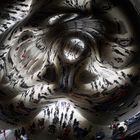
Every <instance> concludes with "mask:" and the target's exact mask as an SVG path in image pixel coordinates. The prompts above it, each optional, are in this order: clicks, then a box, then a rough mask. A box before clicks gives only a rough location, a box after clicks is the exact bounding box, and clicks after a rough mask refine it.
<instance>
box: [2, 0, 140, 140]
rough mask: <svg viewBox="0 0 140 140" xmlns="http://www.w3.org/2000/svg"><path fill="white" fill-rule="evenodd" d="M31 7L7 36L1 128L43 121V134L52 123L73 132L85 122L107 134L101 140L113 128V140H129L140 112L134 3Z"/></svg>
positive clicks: (77, 0) (59, 0)
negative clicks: (126, 138)
mask: <svg viewBox="0 0 140 140" xmlns="http://www.w3.org/2000/svg"><path fill="white" fill-rule="evenodd" d="M26 2H27V1H22V4H23V3H26ZM19 4H20V3H19V2H17V5H19ZM29 5H30V8H29ZM20 6H21V4H20ZM23 6H24V9H23V10H25V9H26V14H25V15H21V13H20V14H19V13H18V14H17V16H19V17H20V18H17V19H15V20H14V21H15V23H14V25H13V26H11V27H9V26H6V29H7V30H5V31H3V30H2V31H3V33H2V34H1V36H0V58H1V59H0V120H1V122H2V123H3V125H1V126H0V127H1V128H4V129H5V128H16V127H19V126H21V125H25V124H27V123H29V122H32V120H33V119H35V118H36V117H37V118H38V117H40V116H41V120H40V123H41V126H39V127H41V129H42V128H44V126H42V124H44V121H45V119H46V116H48V117H47V119H48V120H50V123H52V124H53V125H54V124H55V125H56V124H57V123H60V126H61V124H63V123H64V120H65V123H66V124H65V125H66V126H68V127H66V128H68V130H67V131H70V130H69V129H71V125H70V124H72V121H73V119H74V118H81V119H82V122H84V120H87V121H88V122H90V123H92V124H93V125H94V126H96V127H100V131H99V132H100V133H97V134H96V135H98V134H101V135H102V136H101V137H100V136H99V137H100V138H99V139H103V138H104V137H105V134H104V133H103V132H102V130H101V128H106V127H108V125H111V127H110V128H111V129H112V131H113V134H112V135H113V136H112V139H114V137H118V139H119V138H120V137H123V136H125V135H126V134H127V132H128V130H129V125H130V122H131V121H130V120H131V119H130V118H131V117H132V116H136V115H135V114H138V112H139V111H140V103H139V96H140V92H139V85H140V65H139V64H140V60H139V57H138V55H139V47H138V46H139V42H138V37H139V31H138V29H139V27H138V26H137V25H139V24H138V23H137V13H136V11H135V9H134V7H133V6H132V4H131V2H130V1H122V2H120V1H119V2H117V1H116V0H97V1H95V0H94V1H93V0H52V1H49V0H46V1H45V0H40V1H38V0H33V1H30V2H29V1H28V3H27V6H26V4H23ZM25 6H26V8H25ZM126 6H127V7H128V8H126ZM16 9H17V7H16V8H15V10H16ZM22 16H23V17H24V18H22ZM10 17H11V16H9V18H10ZM12 19H13V18H12ZM16 21H17V22H16ZM133 21H135V23H134V22H133ZM11 24H13V23H11ZM2 25H3V24H2ZM61 100H62V101H61ZM65 100H66V101H65ZM60 101H61V102H60ZM66 102H68V103H66ZM72 106H73V107H72ZM44 107H46V108H47V110H46V109H45V108H44ZM50 108H55V109H53V110H52V111H51V109H50ZM70 108H71V111H69V109H70ZM42 109H43V111H42ZM60 112H61V113H60ZM62 112H63V113H64V112H65V113H64V114H63V115H61V116H60V114H62ZM43 113H44V115H43ZM52 115H53V117H52ZM43 116H44V118H42V117H43ZM62 116H63V117H64V118H63V117H62ZM132 118H133V117H132ZM134 118H135V117H134ZM136 118H137V119H136V120H137V122H138V121H139V117H136ZM132 120H133V119H132ZM76 122H77V121H76ZM83 124H84V123H83ZM112 124H113V127H112ZM122 124H123V126H122ZM55 125H54V126H50V127H53V129H54V127H55ZM69 125H70V126H69ZM64 128H65V127H64ZM78 128H79V129H80V130H81V131H82V133H84V134H85V132H88V131H86V130H83V128H80V127H79V126H78ZM126 128H127V129H126ZM135 128H136V127H135ZM53 131H54V130H53ZM108 131H109V130H108ZM76 132H77V133H76V136H77V135H80V134H79V133H78V132H79V131H76ZM16 133H17V132H16ZM108 133H109V132H108ZM86 134H87V133H86ZM108 135H109V134H108ZM80 136H81V135H80ZM84 136H85V135H84Z"/></svg>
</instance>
